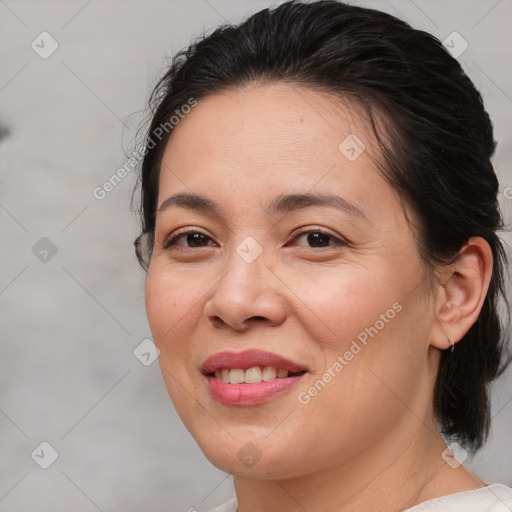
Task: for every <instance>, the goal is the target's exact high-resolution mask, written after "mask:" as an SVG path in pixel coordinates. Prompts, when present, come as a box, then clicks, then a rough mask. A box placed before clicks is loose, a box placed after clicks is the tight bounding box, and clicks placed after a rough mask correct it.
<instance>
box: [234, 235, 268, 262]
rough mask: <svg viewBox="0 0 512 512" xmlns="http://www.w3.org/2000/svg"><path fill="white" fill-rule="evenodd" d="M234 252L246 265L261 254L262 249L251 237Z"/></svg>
mask: <svg viewBox="0 0 512 512" xmlns="http://www.w3.org/2000/svg"><path fill="white" fill-rule="evenodd" d="M236 252H237V253H238V255H239V256H240V258H242V259H243V260H244V261H245V262H246V263H252V262H253V261H254V260H256V258H258V256H259V255H260V254H261V253H262V252H263V247H261V245H260V244H259V243H258V242H256V240H255V239H254V238H253V237H252V236H248V237H247V238H246V239H245V240H244V241H243V242H242V243H241V244H240V245H239V246H238V247H237V248H236Z"/></svg>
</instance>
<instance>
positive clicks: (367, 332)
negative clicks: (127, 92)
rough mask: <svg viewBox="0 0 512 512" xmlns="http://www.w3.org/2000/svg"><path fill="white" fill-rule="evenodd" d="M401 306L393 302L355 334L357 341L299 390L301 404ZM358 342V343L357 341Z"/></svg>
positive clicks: (384, 325) (327, 381) (335, 372)
mask: <svg viewBox="0 0 512 512" xmlns="http://www.w3.org/2000/svg"><path fill="white" fill-rule="evenodd" d="M402 309H403V306H402V304H400V303H399V302H395V303H394V304H393V306H392V307H390V308H389V309H388V310H387V311H386V312H385V313H383V314H381V315H380V317H379V319H378V320H377V321H376V322H375V323H374V324H373V325H372V326H370V327H365V329H364V330H362V331H361V332H360V333H359V334H358V335H357V341H356V340H352V343H351V345H350V348H349V349H348V350H346V351H345V352H344V353H343V354H340V355H338V356H337V357H336V360H335V361H334V362H333V363H332V364H331V365H330V366H329V368H327V370H325V372H324V373H323V374H322V376H321V377H320V378H319V379H317V380H316V381H315V382H314V384H313V385H312V386H310V387H309V388H308V389H307V390H306V391H301V392H300V393H299V394H298V396H297V398H298V400H299V403H301V404H302V405H307V404H309V403H310V402H311V400H313V398H315V397H316V396H317V395H318V394H319V393H320V392H321V391H322V390H323V389H324V388H325V387H326V386H327V384H329V382H331V381H332V379H334V377H336V375H338V374H339V373H340V372H341V370H343V368H345V366H347V365H348V364H349V363H350V361H352V360H353V359H354V357H355V356H356V355H357V354H359V353H360V352H361V350H362V349H363V348H364V347H365V346H366V345H367V344H368V341H369V338H371V339H373V338H375V336H377V335H378V334H379V332H380V331H382V329H384V327H386V324H389V322H390V321H391V320H393V318H395V316H396V315H397V313H400V311H402ZM358 342H359V343H358Z"/></svg>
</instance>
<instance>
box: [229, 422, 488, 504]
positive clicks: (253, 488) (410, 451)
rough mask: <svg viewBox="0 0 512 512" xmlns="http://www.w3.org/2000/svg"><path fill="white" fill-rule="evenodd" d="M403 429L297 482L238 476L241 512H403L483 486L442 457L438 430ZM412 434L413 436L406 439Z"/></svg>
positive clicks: (431, 425)
mask: <svg viewBox="0 0 512 512" xmlns="http://www.w3.org/2000/svg"><path fill="white" fill-rule="evenodd" d="M404 423H406V424H404V425H403V428H400V429H394V430H393V431H392V432H390V433H389V435H388V436H386V437H385V438H383V439H382V440H380V441H379V442H378V444H377V445H372V446H371V447H370V448H368V449H367V450H365V451H364V452H362V453H359V454H357V457H355V458H354V460H350V461H343V462H342V463H338V464H336V463H333V464H332V465H329V466H328V467H324V468H323V469H322V470H321V471H317V472H315V473H307V474H304V475H302V476H298V477H294V478H282V479H280V478H274V476H275V475H274V476H273V475H272V474H271V473H272V472H271V471H270V472H268V473H267V476H266V478H251V477H248V476H235V477H234V486H235V490H236V495H237V498H238V511H239V512H262V511H265V512H281V511H282V510H287V511H288V512H304V511H313V510H314V511H315V512H327V511H329V512H332V511H336V512H360V511H362V510H372V511H374V512H379V511H382V512H384V511H386V512H394V511H396V512H399V511H403V510H405V509H407V508H410V507H413V506H414V505H417V504H418V503H422V502H424V501H427V500H429V499H432V498H436V497H439V496H444V495H446V494H451V493H453V492H460V491H463V490H469V489H475V488H478V487H481V486H483V485H484V484H483V483H482V482H481V481H480V480H478V479H477V478H476V477H474V475H472V474H471V473H470V472H469V471H467V470H466V469H465V468H464V467H463V466H460V467H459V468H457V469H452V468H451V467H450V466H449V465H448V464H447V463H446V462H445V461H444V460H443V458H442V457H441V453H442V452H443V450H445V448H446V445H445V443H444V441H443V439H442V437H441V435H440V433H439V431H438V429H437V426H436V425H435V422H433V421H431V422H430V423H429V424H426V423H424V422H422V421H421V420H420V419H419V418H417V417H416V416H413V415H411V414H409V415H407V418H406V421H404ZM407 433H409V435H407Z"/></svg>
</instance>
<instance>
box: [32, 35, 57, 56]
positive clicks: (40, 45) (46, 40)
mask: <svg viewBox="0 0 512 512" xmlns="http://www.w3.org/2000/svg"><path fill="white" fill-rule="evenodd" d="M30 46H31V48H32V50H34V51H35V52H36V53H37V54H38V55H39V57H41V58H42V59H47V58H48V57H50V56H51V55H52V54H53V53H54V52H55V50H57V48H58V47H59V43H58V42H57V41H56V40H55V39H54V38H53V37H52V36H51V34H49V33H48V32H41V33H40V34H39V35H38V36H37V37H36V38H35V39H34V40H33V41H32V43H31V45H30Z"/></svg>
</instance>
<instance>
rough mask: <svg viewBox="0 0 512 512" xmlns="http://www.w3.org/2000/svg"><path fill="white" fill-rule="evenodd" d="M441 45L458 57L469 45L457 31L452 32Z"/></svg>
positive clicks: (454, 56) (455, 57)
mask: <svg viewBox="0 0 512 512" xmlns="http://www.w3.org/2000/svg"><path fill="white" fill-rule="evenodd" d="M443 46H444V47H445V48H446V49H447V50H448V51H449V52H450V53H451V54H452V57H453V58H454V59H458V58H459V57H460V56H461V55H462V54H463V53H464V52H465V51H466V50H467V49H468V47H469V43H468V42H467V41H466V40H465V39H464V38H463V37H462V36H461V35H460V34H459V33H458V32H452V33H451V34H450V35H449V36H448V37H447V38H446V39H445V40H444V41H443Z"/></svg>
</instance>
